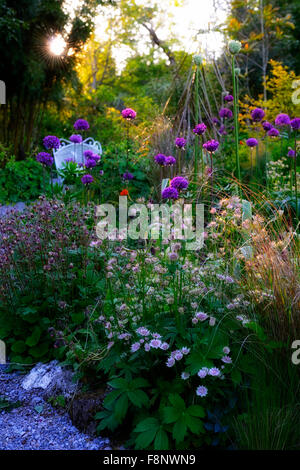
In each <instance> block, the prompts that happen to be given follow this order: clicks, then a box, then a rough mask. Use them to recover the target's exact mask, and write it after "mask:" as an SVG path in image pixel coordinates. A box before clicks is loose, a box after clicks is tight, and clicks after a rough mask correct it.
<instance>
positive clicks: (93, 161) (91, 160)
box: [85, 158, 97, 168]
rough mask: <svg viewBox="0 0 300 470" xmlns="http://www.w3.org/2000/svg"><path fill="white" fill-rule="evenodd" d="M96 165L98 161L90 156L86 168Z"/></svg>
mask: <svg viewBox="0 0 300 470" xmlns="http://www.w3.org/2000/svg"><path fill="white" fill-rule="evenodd" d="M96 165H97V162H96V160H94V159H93V158H88V159H87V160H86V161H85V167H86V168H94V167H95V166H96Z"/></svg>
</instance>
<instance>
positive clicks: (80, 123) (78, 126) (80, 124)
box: [74, 119, 90, 131]
mask: <svg viewBox="0 0 300 470" xmlns="http://www.w3.org/2000/svg"><path fill="white" fill-rule="evenodd" d="M89 128H90V125H89V123H88V122H87V121H86V120H85V119H78V120H77V121H76V122H75V124H74V129H75V130H76V131H87V130H88V129H89Z"/></svg>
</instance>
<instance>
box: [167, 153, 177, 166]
mask: <svg viewBox="0 0 300 470" xmlns="http://www.w3.org/2000/svg"><path fill="white" fill-rule="evenodd" d="M165 163H166V165H168V166H172V165H176V158H174V157H172V155H170V156H169V157H166V160H165Z"/></svg>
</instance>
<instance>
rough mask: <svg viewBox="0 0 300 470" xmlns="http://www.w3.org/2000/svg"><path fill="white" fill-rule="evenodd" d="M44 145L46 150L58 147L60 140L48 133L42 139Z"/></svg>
mask: <svg viewBox="0 0 300 470" xmlns="http://www.w3.org/2000/svg"><path fill="white" fill-rule="evenodd" d="M43 144H44V147H45V148H46V149H48V150H50V149H56V150H57V149H59V147H60V140H59V138H58V137H56V136H55V135H48V136H47V137H45V138H44V140H43Z"/></svg>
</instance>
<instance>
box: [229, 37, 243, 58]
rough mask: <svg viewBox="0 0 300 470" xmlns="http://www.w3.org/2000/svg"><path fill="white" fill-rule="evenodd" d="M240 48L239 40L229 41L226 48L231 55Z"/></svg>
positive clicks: (236, 52)
mask: <svg viewBox="0 0 300 470" xmlns="http://www.w3.org/2000/svg"><path fill="white" fill-rule="evenodd" d="M241 48H242V44H241V43H240V41H234V40H232V41H229V43H228V49H229V51H230V53H231V54H233V55H235V54H238V53H239V52H240V50H241Z"/></svg>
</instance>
